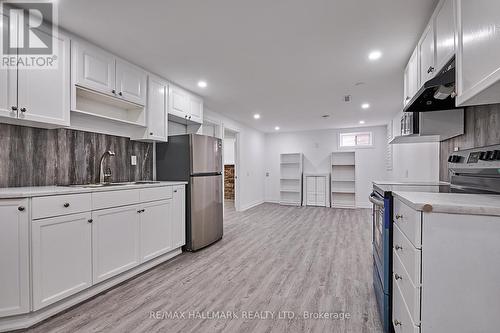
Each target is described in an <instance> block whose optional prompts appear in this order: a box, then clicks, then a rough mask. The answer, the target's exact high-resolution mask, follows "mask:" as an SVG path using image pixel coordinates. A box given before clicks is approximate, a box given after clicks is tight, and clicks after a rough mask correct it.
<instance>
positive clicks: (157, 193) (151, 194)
mask: <svg viewBox="0 0 500 333" xmlns="http://www.w3.org/2000/svg"><path fill="white" fill-rule="evenodd" d="M140 193H141V194H140V198H141V202H147V201H156V200H165V199H172V186H163V187H152V188H143V189H141V190H140Z"/></svg>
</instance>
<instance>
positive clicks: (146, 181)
mask: <svg viewBox="0 0 500 333" xmlns="http://www.w3.org/2000/svg"><path fill="white" fill-rule="evenodd" d="M158 183H159V181H154V180H139V181H136V182H117V183H104V184H71V185H61V186H66V187H82V188H100V187H110V186H130V185H144V184H158Z"/></svg>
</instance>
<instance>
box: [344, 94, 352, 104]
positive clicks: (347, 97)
mask: <svg viewBox="0 0 500 333" xmlns="http://www.w3.org/2000/svg"><path fill="white" fill-rule="evenodd" d="M344 102H346V103H350V102H351V95H345V96H344Z"/></svg>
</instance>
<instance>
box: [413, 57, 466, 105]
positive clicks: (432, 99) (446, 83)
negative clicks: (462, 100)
mask: <svg viewBox="0 0 500 333" xmlns="http://www.w3.org/2000/svg"><path fill="white" fill-rule="evenodd" d="M456 108H457V107H456V106H455V58H453V59H451V60H450V61H449V62H448V63H447V64H446V65H445V66H444V68H443V69H442V70H441V71H440V72H439V73H438V74H437V75H436V76H435V77H434V78H432V79H430V80H429V81H427V82H425V83H424V85H423V86H422V87H421V88H420V89H419V91H418V92H417V93H416V94H415V96H413V98H412V99H411V100H410V101H409V102H408V104H406V106H405V107H404V109H403V111H404V112H427V111H441V110H451V109H456Z"/></svg>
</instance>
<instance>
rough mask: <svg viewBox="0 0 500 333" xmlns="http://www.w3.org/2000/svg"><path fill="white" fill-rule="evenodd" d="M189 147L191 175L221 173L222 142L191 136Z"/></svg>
mask: <svg viewBox="0 0 500 333" xmlns="http://www.w3.org/2000/svg"><path fill="white" fill-rule="evenodd" d="M190 145H191V174H192V175H196V174H208V173H222V140H221V139H218V138H214V137H211V136H206V135H197V134H193V135H191V138H190Z"/></svg>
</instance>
